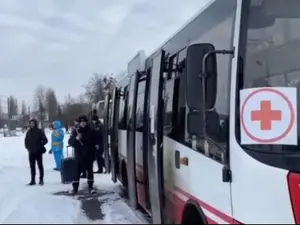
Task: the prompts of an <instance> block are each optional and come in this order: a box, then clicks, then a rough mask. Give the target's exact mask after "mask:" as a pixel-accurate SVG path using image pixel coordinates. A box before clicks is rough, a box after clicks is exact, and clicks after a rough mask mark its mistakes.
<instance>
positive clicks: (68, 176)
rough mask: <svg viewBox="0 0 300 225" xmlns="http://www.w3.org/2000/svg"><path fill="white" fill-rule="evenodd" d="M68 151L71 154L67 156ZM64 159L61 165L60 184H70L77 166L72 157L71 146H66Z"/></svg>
mask: <svg viewBox="0 0 300 225" xmlns="http://www.w3.org/2000/svg"><path fill="white" fill-rule="evenodd" d="M69 149H71V152H72V154H71V155H70V154H69ZM66 152H67V153H66V157H65V158H64V159H63V161H62V164H61V170H60V172H61V182H62V183H65V184H66V183H71V182H72V181H73V180H74V179H75V176H76V171H77V168H76V167H77V165H76V162H75V157H74V149H73V148H72V147H71V146H67V151H66Z"/></svg>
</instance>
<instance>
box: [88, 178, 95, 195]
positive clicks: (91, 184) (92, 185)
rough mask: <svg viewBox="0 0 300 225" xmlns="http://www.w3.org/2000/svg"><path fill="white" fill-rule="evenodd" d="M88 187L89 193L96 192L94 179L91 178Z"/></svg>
mask: <svg viewBox="0 0 300 225" xmlns="http://www.w3.org/2000/svg"><path fill="white" fill-rule="evenodd" d="M88 187H89V193H90V194H94V193H95V190H94V181H91V180H89V181H88Z"/></svg>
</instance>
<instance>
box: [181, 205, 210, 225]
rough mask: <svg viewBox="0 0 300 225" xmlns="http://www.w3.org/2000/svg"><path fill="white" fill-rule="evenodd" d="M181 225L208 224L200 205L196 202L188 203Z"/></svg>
mask: <svg viewBox="0 0 300 225" xmlns="http://www.w3.org/2000/svg"><path fill="white" fill-rule="evenodd" d="M181 218H182V219H181V224H182V225H188V224H207V220H206V217H205V215H204V213H203V211H202V210H201V208H200V206H199V204H198V203H197V202H196V201H194V200H189V201H187V203H186V205H185V207H184V210H183V213H182V217H181Z"/></svg>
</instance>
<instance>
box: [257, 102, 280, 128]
mask: <svg viewBox="0 0 300 225" xmlns="http://www.w3.org/2000/svg"><path fill="white" fill-rule="evenodd" d="M251 120H252V121H259V122H260V129H261V130H271V129H272V121H280V120H281V111H280V110H272V108H271V101H261V102H260V110H257V111H252V112H251Z"/></svg>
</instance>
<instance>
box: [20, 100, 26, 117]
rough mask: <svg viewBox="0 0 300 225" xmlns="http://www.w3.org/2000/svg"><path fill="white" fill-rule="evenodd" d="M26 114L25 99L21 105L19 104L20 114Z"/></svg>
mask: <svg viewBox="0 0 300 225" xmlns="http://www.w3.org/2000/svg"><path fill="white" fill-rule="evenodd" d="M26 114H27V105H26V103H25V101H22V105H21V115H23V116H24V115H26Z"/></svg>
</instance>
